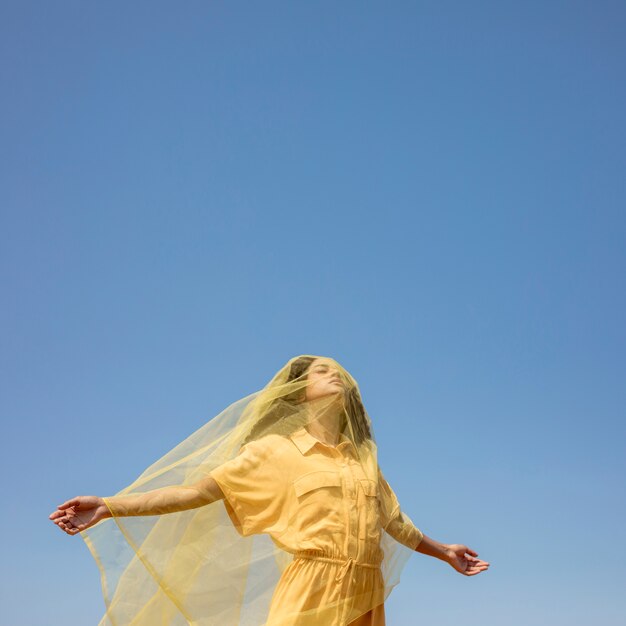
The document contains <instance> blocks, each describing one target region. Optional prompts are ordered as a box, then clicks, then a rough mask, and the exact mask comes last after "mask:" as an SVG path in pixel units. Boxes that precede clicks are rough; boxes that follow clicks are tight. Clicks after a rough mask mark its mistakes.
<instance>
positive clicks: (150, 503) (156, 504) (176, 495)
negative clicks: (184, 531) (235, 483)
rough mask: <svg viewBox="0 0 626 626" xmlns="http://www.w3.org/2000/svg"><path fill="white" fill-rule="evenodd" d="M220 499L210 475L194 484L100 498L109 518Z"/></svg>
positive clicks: (155, 512)
mask: <svg viewBox="0 0 626 626" xmlns="http://www.w3.org/2000/svg"><path fill="white" fill-rule="evenodd" d="M221 498H223V494H222V492H221V490H220V488H219V486H218V485H217V483H216V482H215V481H214V480H213V479H212V478H210V477H209V478H207V479H204V480H202V481H199V482H198V483H195V484H194V485H188V486H187V485H174V486H171V487H162V488H161V489H154V490H152V491H147V492H145V493H138V494H132V495H128V496H110V497H106V498H103V500H104V503H105V504H106V506H107V508H108V511H109V517H112V516H115V517H130V516H138V515H165V514H166V513H176V512H177V511H186V510H188V509H195V508H198V507H200V506H204V505H206V504H210V503H211V502H215V501H216V500H220V499H221Z"/></svg>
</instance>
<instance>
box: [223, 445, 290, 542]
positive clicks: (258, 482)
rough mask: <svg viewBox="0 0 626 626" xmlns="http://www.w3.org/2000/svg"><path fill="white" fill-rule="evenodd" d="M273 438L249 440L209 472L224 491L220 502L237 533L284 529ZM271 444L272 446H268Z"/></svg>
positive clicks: (281, 489)
mask: <svg viewBox="0 0 626 626" xmlns="http://www.w3.org/2000/svg"><path fill="white" fill-rule="evenodd" d="M272 439H273V437H272V436H269V437H264V438H262V439H258V440H256V441H251V442H250V443H248V444H246V445H245V446H243V447H242V448H241V450H240V451H239V454H238V455H237V456H236V457H235V458H233V459H231V460H230V461H227V462H226V463H223V464H222V465H220V466H219V467H217V468H216V469H214V470H213V471H212V472H211V476H212V477H213V479H214V480H215V482H217V484H218V485H219V486H220V488H221V490H222V492H223V493H224V505H225V507H226V511H227V513H228V516H229V517H230V519H231V521H232V523H233V525H234V526H235V528H236V530H237V532H238V533H239V534H240V535H242V536H244V537H247V536H249V535H254V534H257V533H268V534H278V533H280V532H282V531H283V530H284V527H285V525H286V524H285V522H284V520H283V517H284V510H285V506H284V502H285V494H286V486H285V485H286V482H285V480H284V479H283V478H282V476H281V471H280V467H278V464H277V461H278V458H279V456H278V455H277V447H276V442H273V441H272ZM272 444H274V445H272Z"/></svg>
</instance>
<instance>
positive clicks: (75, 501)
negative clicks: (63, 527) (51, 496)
mask: <svg viewBox="0 0 626 626" xmlns="http://www.w3.org/2000/svg"><path fill="white" fill-rule="evenodd" d="M73 506H75V507H76V508H78V507H79V506H80V498H72V499H71V500H66V501H65V502H64V503H63V504H59V506H58V507H57V508H58V509H61V510H65V509H69V508H70V507H73Z"/></svg>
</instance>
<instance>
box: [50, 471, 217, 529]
mask: <svg viewBox="0 0 626 626" xmlns="http://www.w3.org/2000/svg"><path fill="white" fill-rule="evenodd" d="M223 497H224V494H223V493H222V490H221V489H220V487H219V485H218V484H217V483H216V482H215V480H213V478H212V477H211V476H206V477H205V478H202V479H201V480H199V481H198V482H196V483H194V484H193V485H175V486H171V487H162V488H160V489H154V490H152V491H147V492H145V493H137V494H132V495H128V496H109V497H105V498H100V497H98V496H77V497H76V498H72V499H71V500H67V501H66V502H64V503H63V504H61V505H59V507H58V508H57V510H56V511H54V513H52V514H51V515H50V516H49V519H50V520H51V521H53V522H54V523H55V524H56V525H57V526H58V527H59V528H60V529H61V530H63V531H65V532H66V533H67V534H68V535H75V534H76V533H78V532H80V531H83V530H86V529H87V528H90V527H91V526H93V525H95V524H97V523H98V522H99V521H100V520H103V519H105V518H107V517H130V516H137V515H164V514H166V513H175V512H177V511H185V510H188V509H195V508H197V507H200V506H204V505H206V504H210V503H212V502H215V501H217V500H221V499H222V498H223Z"/></svg>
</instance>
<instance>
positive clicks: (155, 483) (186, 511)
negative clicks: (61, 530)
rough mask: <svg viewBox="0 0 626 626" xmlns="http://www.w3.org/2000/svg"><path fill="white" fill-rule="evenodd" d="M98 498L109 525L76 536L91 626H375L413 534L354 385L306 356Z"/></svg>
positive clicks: (331, 366)
mask: <svg viewBox="0 0 626 626" xmlns="http://www.w3.org/2000/svg"><path fill="white" fill-rule="evenodd" d="M320 389H322V391H321V392H320ZM333 390H334V391H333ZM316 394H317V395H316ZM216 485H217V486H218V487H219V488H217V487H216ZM222 494H223V499H219V500H218V498H221V497H222ZM105 502H106V504H107V506H108V508H109V510H110V511H111V514H112V518H111V519H106V520H103V521H102V522H100V523H98V524H97V525H95V526H94V527H92V528H90V529H89V530H87V531H83V532H82V533H81V535H82V536H83V538H84V539H85V541H86V543H87V545H88V547H89V549H90V550H91V553H92V554H93V556H94V558H95V559H96V562H97V563H98V566H99V568H100V571H101V579H102V589H103V595H104V599H105V604H106V614H105V615H104V616H103V618H102V620H101V622H100V626H130V625H133V626H157V625H162V626H178V625H194V626H196V625H197V626H205V625H206V626H208V625H220V626H231V625H232V626H237V625H242V626H243V625H246V626H262V625H266V626H345V625H347V624H354V625H355V626H356V625H357V624H358V626H382V625H384V601H385V599H386V598H387V596H388V595H389V593H390V591H391V589H392V588H393V587H394V586H395V585H396V584H397V583H398V582H399V579H400V573H401V571H402V569H403V567H404V565H405V563H406V560H407V559H408V558H409V556H410V555H411V553H412V552H413V551H414V550H415V548H416V547H417V545H418V544H419V542H420V540H421V538H422V533H421V532H420V530H419V529H418V528H416V527H415V526H414V524H413V523H412V521H411V520H410V518H409V517H408V516H407V515H406V514H405V513H404V512H403V511H402V510H401V508H400V505H399V503H398V500H397V498H396V495H395V494H394V492H393V490H392V488H391V487H390V485H389V483H388V482H387V481H386V480H385V478H384V476H383V474H382V471H381V469H380V468H379V467H378V462H377V453H376V445H375V442H374V437H373V433H372V427H371V421H370V418H369V416H368V414H367V412H366V410H365V408H364V406H363V403H362V400H361V395H360V392H359V389H358V385H357V383H356V381H355V380H354V379H353V378H352V377H351V376H350V374H349V373H348V372H347V371H346V370H345V369H344V368H343V367H341V365H339V363H337V362H336V361H335V360H334V359H330V358H328V357H317V356H314V355H301V356H299V357H295V358H293V359H291V360H290V361H289V362H288V363H287V364H286V365H285V366H284V367H283V368H281V370H280V371H279V372H278V373H277V374H276V375H275V376H274V377H273V378H272V380H271V381H270V382H269V383H268V385H266V387H264V388H263V389H262V390H261V391H258V392H256V393H254V394H252V395H250V396H247V397H245V398H243V399H242V400H239V401H237V402H235V403H234V404H232V405H230V406H229V407H228V408H227V409H226V410H225V411H223V412H222V413H220V414H219V415H217V416H216V417H214V418H213V419H212V420H210V421H209V422H208V423H206V424H205V425H204V426H202V427H201V428H200V429H199V430H197V431H196V432H195V433H193V434H192V435H191V436H189V437H188V438H187V439H185V440H184V441H183V442H182V443H180V444H179V445H178V446H176V447H175V448H174V449H173V450H171V451H170V452H169V453H168V454H166V455H165V456H163V457H162V458H161V459H159V460H158V461H157V462H156V463H154V464H153V465H152V466H151V467H149V468H148V469H147V470H146V471H145V472H144V473H143V474H142V475H141V476H140V477H139V478H138V479H137V480H136V481H135V482H134V483H133V484H132V485H130V486H128V487H127V488H126V489H124V490H122V491H121V492H119V493H118V494H116V495H115V496H112V497H107V498H105ZM357 620H358V621H357Z"/></svg>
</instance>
